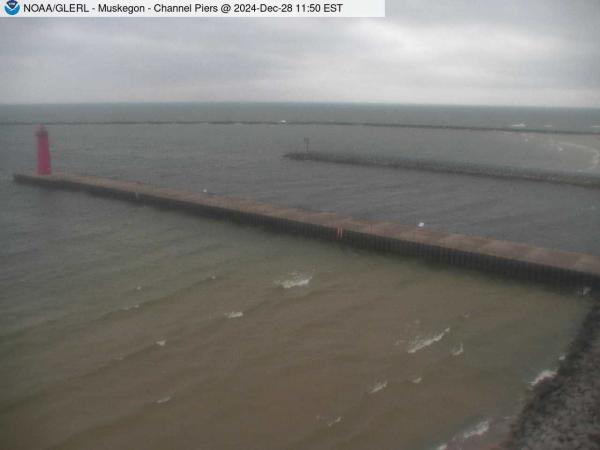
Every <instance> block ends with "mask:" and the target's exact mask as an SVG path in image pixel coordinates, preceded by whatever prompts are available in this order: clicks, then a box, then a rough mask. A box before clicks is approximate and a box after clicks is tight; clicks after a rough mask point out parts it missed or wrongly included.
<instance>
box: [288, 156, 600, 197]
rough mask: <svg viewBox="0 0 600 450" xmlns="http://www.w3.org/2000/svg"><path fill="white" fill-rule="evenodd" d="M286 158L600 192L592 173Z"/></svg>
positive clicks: (396, 160) (388, 159) (386, 159)
mask: <svg viewBox="0 0 600 450" xmlns="http://www.w3.org/2000/svg"><path fill="white" fill-rule="evenodd" d="M285 157H286V158H290V159H294V160H298V161H318V162H327V163H336V164H350V165H358V166H377V167H385V168H388V169H407V170H422V171H427V172H443V173H456V174H462V175H473V176H479V177H492V178H509V179H520V180H528V181H541V182H545V183H560V184H572V185H575V186H583V187H587V188H596V189H600V175H597V174H592V173H573V172H561V171H553V170H540V169H527V168H519V167H506V166H494V165H489V164H474V163H466V162H457V161H436V160H429V159H418V158H403V157H398V156H395V157H392V156H366V155H353V154H346V153H328V152H315V151H310V152H293V153H287V154H286V155H285Z"/></svg>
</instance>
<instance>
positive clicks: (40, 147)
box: [35, 125, 52, 175]
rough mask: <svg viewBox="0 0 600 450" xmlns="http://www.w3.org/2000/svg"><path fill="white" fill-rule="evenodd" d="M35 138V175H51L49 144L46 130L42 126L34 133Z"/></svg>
mask: <svg viewBox="0 0 600 450" xmlns="http://www.w3.org/2000/svg"><path fill="white" fill-rule="evenodd" d="M35 135H36V137H37V174H38V175H52V167H50V143H49V140H48V130H46V127H44V125H40V127H39V128H38V130H37V131H36V133H35Z"/></svg>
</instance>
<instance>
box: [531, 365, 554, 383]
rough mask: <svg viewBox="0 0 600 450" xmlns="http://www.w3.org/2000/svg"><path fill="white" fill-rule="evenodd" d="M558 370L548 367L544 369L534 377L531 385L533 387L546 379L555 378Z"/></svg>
mask: <svg viewBox="0 0 600 450" xmlns="http://www.w3.org/2000/svg"><path fill="white" fill-rule="evenodd" d="M556 373H557V372H556V370H550V369H546V370H542V371H541V372H540V373H539V374H538V375H537V376H536V377H535V378H534V379H533V381H531V382H530V383H529V385H530V386H531V387H534V386H537V385H538V384H539V383H541V382H542V381H544V380H549V379H551V378H554V377H555V376H556Z"/></svg>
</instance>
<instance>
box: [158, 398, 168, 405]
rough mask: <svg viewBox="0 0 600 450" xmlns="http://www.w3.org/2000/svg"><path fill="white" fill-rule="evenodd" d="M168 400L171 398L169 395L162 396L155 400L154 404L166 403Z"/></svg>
mask: <svg viewBox="0 0 600 450" xmlns="http://www.w3.org/2000/svg"><path fill="white" fill-rule="evenodd" d="M170 400H171V397H170V396H167V397H163V398H160V399H158V400H156V404H157V405H162V404H163V403H167V402H168V401H170Z"/></svg>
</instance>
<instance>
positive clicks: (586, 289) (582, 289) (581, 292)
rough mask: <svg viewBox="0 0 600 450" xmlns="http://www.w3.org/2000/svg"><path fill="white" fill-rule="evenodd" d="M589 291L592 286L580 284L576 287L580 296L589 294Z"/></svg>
mask: <svg viewBox="0 0 600 450" xmlns="http://www.w3.org/2000/svg"><path fill="white" fill-rule="evenodd" d="M591 292H592V288H591V287H589V286H582V287H580V288H579V289H577V295H579V296H581V297H587V296H588V295H590V293H591Z"/></svg>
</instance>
